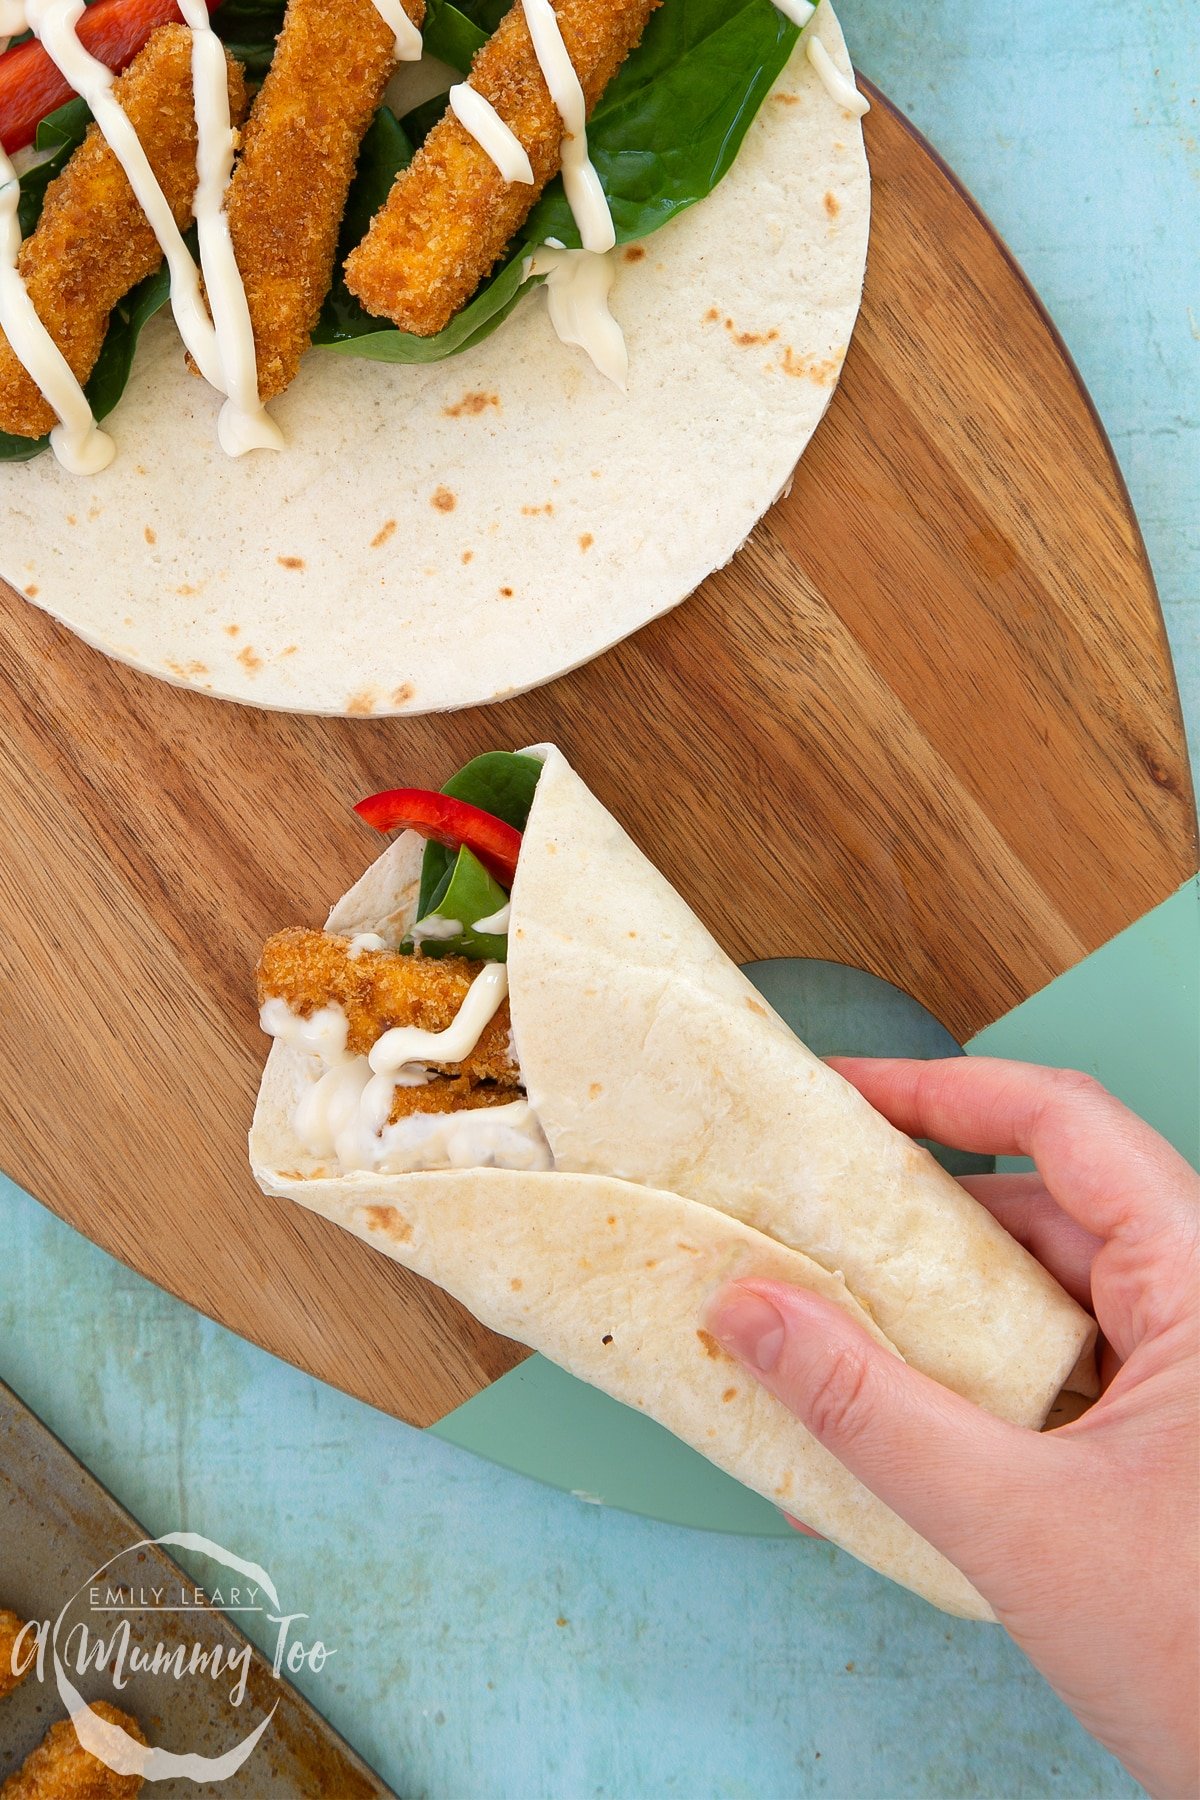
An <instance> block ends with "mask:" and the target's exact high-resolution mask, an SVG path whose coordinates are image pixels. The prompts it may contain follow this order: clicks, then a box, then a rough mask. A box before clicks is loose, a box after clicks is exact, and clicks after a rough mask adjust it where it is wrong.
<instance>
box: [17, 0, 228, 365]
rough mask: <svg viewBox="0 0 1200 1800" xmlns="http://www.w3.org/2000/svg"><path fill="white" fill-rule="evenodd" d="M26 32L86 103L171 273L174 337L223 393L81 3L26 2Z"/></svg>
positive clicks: (186, 258) (196, 284)
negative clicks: (83, 35) (88, 46)
mask: <svg viewBox="0 0 1200 1800" xmlns="http://www.w3.org/2000/svg"><path fill="white" fill-rule="evenodd" d="M25 10H26V14H27V17H28V19H29V24H30V28H31V29H32V30H33V31H34V32H35V33H36V34H37V36H38V37H39V38H40V39H41V41H42V44H43V45H44V47H45V49H46V51H47V54H48V55H49V57H50V60H51V62H53V63H54V65H55V67H56V68H57V69H59V71H60V72H61V73H62V74H63V76H65V78H66V80H67V81H68V82H69V83H70V84H71V86H72V87H73V88H74V90H75V92H76V93H77V94H80V95H82V97H83V98H84V99H85V100H86V101H87V103H88V105H89V106H90V107H91V109H92V114H93V116H94V118H95V120H96V123H97V125H98V126H99V127H100V130H101V131H102V133H103V134H104V138H105V141H106V142H107V144H108V146H109V148H110V149H111V150H112V152H113V154H114V156H115V157H116V158H117V161H118V162H119V163H120V165H121V167H122V168H123V169H124V171H125V174H126V176H127V178H128V181H129V185H130V187H131V188H132V189H133V191H134V193H135V195H136V196H137V200H138V204H139V206H140V207H141V209H142V211H143V212H144V213H145V215H146V218H147V220H148V221H149V224H150V228H151V230H152V231H153V233H154V235H155V237H156V238H157V239H158V241H159V243H160V245H161V246H162V252H163V256H164V257H165V258H166V263H167V267H168V269H169V270H170V273H171V311H172V312H173V313H174V314H175V322H176V324H177V325H178V326H179V335H180V336H181V337H182V339H183V341H184V343H185V344H186V345H187V348H188V349H189V351H190V352H191V354H192V357H193V360H194V361H195V364H196V367H197V368H198V369H199V370H200V373H201V374H202V375H203V376H204V379H205V380H206V381H207V382H208V383H209V384H210V385H211V386H212V387H215V388H219V389H221V391H222V392H224V384H223V379H222V377H223V370H222V367H221V354H220V350H219V347H218V344H217V334H216V330H215V329H214V326H213V322H212V320H211V319H210V318H209V316H208V310H207V308H206V307H205V304H204V296H203V294H202V293H201V289H200V272H199V270H198V269H197V267H196V265H195V263H194V262H193V261H192V258H191V255H190V254H189V251H188V247H187V245H186V244H185V243H184V241H183V237H182V234H181V233H180V230H179V227H178V226H177V225H176V223H175V216H174V214H173V213H172V211H171V208H170V206H169V205H168V204H167V197H166V195H165V194H164V193H163V191H162V188H161V187H160V186H159V184H158V178H157V177H156V175H155V173H154V170H153V169H152V168H151V167H150V159H149V157H148V156H147V155H146V152H145V150H144V149H143V148H142V145H141V142H140V141H139V139H138V135H137V132H136V131H135V130H134V129H133V126H132V125H131V124H130V122H129V119H128V118H127V117H126V115H125V113H124V112H123V111H122V109H121V107H120V106H119V105H118V104H117V102H116V100H114V99H113V95H112V85H113V72H112V70H111V69H109V68H106V67H105V65H104V64H103V63H102V62H97V60H96V58H95V57H94V56H92V55H91V54H90V52H89V51H87V50H85V49H84V47H83V45H82V44H81V43H80V41H79V38H78V37H77V36H76V31H75V27H76V26H77V25H78V23H79V21H80V19H81V18H82V16H83V13H84V0H26V7H25Z"/></svg>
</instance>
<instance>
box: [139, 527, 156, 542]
mask: <svg viewBox="0 0 1200 1800" xmlns="http://www.w3.org/2000/svg"><path fill="white" fill-rule="evenodd" d="M142 536H143V537H144V538H145V540H146V542H147V543H148V544H157V542H158V533H157V531H155V530H153V529H152V527H151V526H149V525H143V527H142Z"/></svg>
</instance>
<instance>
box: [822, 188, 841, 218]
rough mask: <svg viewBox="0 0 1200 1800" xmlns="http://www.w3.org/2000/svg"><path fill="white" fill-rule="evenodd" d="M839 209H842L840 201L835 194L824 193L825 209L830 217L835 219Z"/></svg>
mask: <svg viewBox="0 0 1200 1800" xmlns="http://www.w3.org/2000/svg"><path fill="white" fill-rule="evenodd" d="M841 210H842V203H841V201H840V200H839V199H838V197H837V195H836V194H826V196H825V211H826V212H827V213H828V214H829V216H830V218H831V219H836V218H837V216H838V214H839V213H840V212H841Z"/></svg>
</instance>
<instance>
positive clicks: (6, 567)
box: [0, 3, 870, 714]
mask: <svg viewBox="0 0 1200 1800" xmlns="http://www.w3.org/2000/svg"><path fill="white" fill-rule="evenodd" d="M808 31H809V32H816V33H817V34H818V35H819V36H820V38H821V40H822V41H823V43H824V44H825V45H826V47H827V49H828V50H829V52H830V54H831V55H832V56H833V58H834V61H835V62H836V63H837V65H838V66H839V67H840V68H841V69H843V70H844V71H847V72H848V71H849V69H850V63H849V59H848V56H847V54H846V48H845V44H844V42H843V40H842V35H841V31H840V29H839V27H838V24H837V21H836V19H835V18H834V15H833V13H832V11H831V10H830V8H829V6H828V4H827V3H825V4H822V6H821V8H820V11H819V13H818V14H817V16H816V18H815V19H814V20H813V22H812V23H811V24H810V26H809V27H808ZM869 195H870V184H869V177H868V172H867V163H866V156H865V152H864V149H863V140H862V130H861V126H860V124H859V121H858V120H857V119H855V118H852V117H851V116H850V115H849V114H848V113H846V112H845V111H843V109H842V108H841V107H840V106H838V105H837V104H836V102H835V101H834V100H832V99H831V98H830V96H829V94H828V93H827V91H826V89H825V87H824V86H823V84H822V82H821V81H820V79H819V77H818V76H817V74H816V72H815V71H814V69H813V68H812V65H811V64H810V63H809V61H808V59H807V56H806V54H805V48H804V43H803V41H802V42H801V44H800V45H799V46H798V47H797V50H796V53H795V55H794V57H793V58H792V60H791V62H790V63H789V65H788V67H787V68H786V69H785V70H784V72H783V73H782V75H781V76H780V79H779V82H778V83H777V86H776V88H775V90H774V92H773V93H772V95H771V96H770V97H769V98H768V100H767V101H766V103H765V105H764V106H763V108H762V110H761V112H760V114H759V116H758V118H757V119H756V121H755V122H754V124H753V125H752V126H751V129H750V131H749V133H748V135H747V138H746V141H745V143H744V145H743V147H742V150H741V153H740V155H739V157H738V159H737V161H736V163H735V165H734V167H733V169H732V170H731V172H730V173H729V175H728V176H727V177H726V178H725V180H724V181H723V182H722V183H721V185H720V186H719V187H718V188H717V189H716V191H715V192H714V193H713V194H712V195H710V196H709V198H708V199H707V200H705V201H703V202H702V203H701V204H700V205H698V206H695V207H693V208H692V209H691V210H690V211H688V212H686V213H684V214H683V215H681V216H680V217H679V218H678V219H676V220H675V221H673V222H672V224H670V225H669V226H666V227H664V229H663V230H662V231H660V232H658V233H656V234H655V235H654V236H653V237H652V238H650V239H648V240H647V242H646V246H645V253H644V255H642V256H641V257H640V258H631V256H630V254H629V253H628V252H626V253H624V254H622V253H620V252H618V258H619V261H618V275H617V280H616V284H615V287H614V292H613V307H614V311H615V313H616V315H617V317H618V318H619V319H620V320H621V323H622V325H623V326H624V329H625V334H626V338H627V340H628V344H629V353H630V378H629V392H628V394H627V395H624V396H623V395H621V394H619V393H618V392H617V391H616V390H615V389H614V388H612V387H611V386H610V385H609V384H608V383H607V382H606V381H604V379H603V378H602V377H601V376H600V375H598V374H597V373H596V371H595V370H594V369H593V368H592V367H591V365H590V364H589V363H588V362H587V361H586V359H585V358H584V356H583V354H582V352H580V351H577V350H571V349H568V348H566V347H565V346H563V345H562V344H560V343H559V341H558V339H557V338H556V337H555V335H554V332H553V331H552V329H551V327H550V324H549V321H548V318H547V314H546V302H545V297H544V295H542V294H540V293H536V294H532V295H527V296H526V297H525V299H524V300H522V302H521V304H520V306H519V307H518V308H517V311H516V312H515V313H514V315H513V317H512V318H511V319H510V320H509V321H508V322H507V323H506V324H505V325H504V326H502V327H501V329H500V330H499V331H497V332H496V333H495V335H494V336H492V337H491V338H489V339H488V340H487V341H486V342H485V343H483V344H481V345H480V346H479V347H478V348H476V349H475V350H473V351H470V352H468V353H467V354H465V355H462V356H458V357H454V358H452V359H451V360H450V361H448V362H445V363H440V364H435V365H433V366H430V367H427V368H420V367H405V368H390V367H388V366H387V365H385V364H381V363H366V362H359V361H357V360H355V359H353V358H350V357H345V356H342V355H339V354H336V353H333V352H330V351H326V350H316V351H314V352H313V353H312V354H311V355H310V356H309V357H307V358H306V360H305V363H304V366H303V368H302V370H301V373H300V376H299V379H298V380H297V382H296V383H295V385H294V387H293V388H292V389H291V390H290V391H289V392H288V393H287V394H286V395H284V397H283V398H282V399H281V400H280V401H278V402H277V403H275V404H274V405H273V407H272V411H273V413H274V414H275V416H276V417H277V418H278V420H279V422H280V424H281V425H282V427H283V429H284V431H285V432H286V434H287V437H288V440H289V442H288V448H287V450H286V452H284V453H283V454H281V455H278V456H273V455H267V454H258V455H255V456H251V457H247V458H244V459H242V460H241V461H239V462H231V461H229V460H228V459H227V458H226V457H224V456H223V455H222V453H221V451H220V449H219V448H218V446H217V441H216V415H217V410H218V398H217V396H216V395H215V394H213V393H212V392H211V391H210V390H209V389H208V388H206V387H205V385H204V384H203V383H202V382H200V381H199V380H197V379H196V378H195V377H193V376H191V375H189V374H188V373H187V372H186V371H185V369H184V364H183V353H182V350H181V348H180V344H179V339H178V336H177V334H176V332H175V329H174V327H173V325H172V324H171V323H170V320H169V318H168V317H163V316H160V317H159V318H158V319H156V320H154V321H152V323H151V325H150V326H149V327H148V328H147V330H146V332H145V335H144V337H143V340H142V344H141V347H140V349H139V352H138V360H137V364H136V367H135V369H134V373H133V377H132V379H131V381H130V384H129V387H128V389H127V391H126V394H125V396H124V398H123V399H122V401H121V404H120V406H119V407H118V408H117V410H116V412H115V413H114V414H113V416H112V420H111V429H112V430H113V432H114V433H115V435H116V438H117V440H118V445H119V454H118V457H117V459H116V461H115V462H114V463H113V465H112V466H111V467H110V468H109V469H108V470H106V471H105V472H104V473H103V474H102V475H100V476H98V477H96V478H95V479H94V480H89V481H81V480H79V479H77V478H74V477H71V476H69V475H66V474H64V472H63V471H62V470H61V469H60V468H59V467H58V466H57V464H56V463H55V461H54V459H53V457H52V456H51V455H49V454H47V455H45V456H42V457H39V458H38V459H37V460H36V461H35V462H33V463H29V464H21V465H14V466H9V467H6V468H4V469H2V470H0V574H2V575H3V576H4V577H5V578H6V579H7V580H9V581H10V582H11V583H12V584H13V586H14V587H15V588H17V589H18V590H19V591H20V592H23V593H25V594H27V595H28V596H29V597H30V598H31V599H33V600H34V601H35V602H36V604H37V605H38V606H41V607H44V608H45V609H46V610H47V611H48V612H50V613H53V614H54V615H55V617H56V618H59V619H61V620H62V621H63V623H64V624H66V625H68V626H70V628H71V629H72V630H73V631H76V632H78V634H79V635H80V636H81V637H83V638H85V639H86V640H87V641H88V642H89V643H91V644H94V645H95V646H97V648H99V649H101V650H104V651H106V652H107V653H108V654H109V655H112V656H115V657H118V658H119V659H120V660H122V661H124V662H128V663H132V664H133V665H134V666H135V667H136V668H139V669H143V670H146V671H148V672H149V673H151V674H153V675H158V676H161V677H163V678H164V679H166V680H168V681H173V682H177V683H182V684H185V685H187V686H189V687H195V688H199V689H201V690H203V691H204V692H206V693H211V694H219V695H223V696H224V697H226V698H228V699H234V700H242V701H246V702H248V703H250V704H252V705H255V706H266V707H279V708H284V709H286V710H289V711H304V712H320V713H333V714H383V713H398V712H399V713H402V712H412V713H418V712H430V711H438V710H442V709H446V708H451V707H459V706H470V705H476V704H479V703H482V702H485V701H488V700H494V699H498V698H501V697H503V696H505V695H509V694H513V693H516V692H519V691H521V690H523V689H525V688H529V687H534V686H536V685H537V684H538V683H540V682H543V681H548V680H550V679H551V678H552V677H553V676H555V675H559V674H562V673H564V672H565V671H566V670H568V669H572V668H575V667H576V666H578V665H579V664H580V663H582V662H586V661H587V660H588V659H589V658H591V657H594V656H596V655H598V654H599V652H600V651H602V650H605V649H607V648H608V646H609V645H611V644H613V643H616V642H617V641H618V640H619V639H621V638H623V637H626V636H628V634H629V633H630V632H632V631H636V630H637V629H638V628H639V627H640V626H642V625H644V624H646V623H647V622H648V621H649V620H650V619H653V618H656V617H657V616H658V615H659V614H661V613H664V612H666V611H668V610H669V609H670V608H671V607H673V606H675V605H677V604H678V602H679V601H681V600H682V599H684V598H685V597H686V596H687V595H688V594H690V593H691V592H692V591H693V590H694V589H695V588H696V587H697V586H699V584H700V582H701V581H703V580H704V578H705V577H706V576H707V575H708V574H710V573H711V571H712V570H713V569H715V568H718V567H720V566H721V565H722V564H723V563H725V562H727V561H728V560H729V558H730V557H731V556H732V555H733V554H734V552H735V551H736V549H737V548H738V546H739V544H741V543H742V541H743V540H744V539H745V537H746V536H747V534H748V533H749V532H750V530H751V528H752V527H753V525H754V524H755V522H756V521H757V520H758V519H759V518H760V517H761V516H762V514H763V513H764V512H765V511H766V510H767V508H768V507H769V506H770V505H771V504H772V503H773V501H774V500H775V499H776V498H777V496H778V495H779V494H780V492H781V491H782V490H783V488H784V487H785V486H786V485H787V483H788V481H789V480H790V478H791V474H792V470H793V468H794V466H795V464H796V460H797V458H798V457H799V456H800V454H801V452H802V451H803V450H804V448H805V445H806V444H807V443H808V440H809V438H810V437H811V436H812V433H813V431H814V429H815V428H816V425H817V423H818V421H819V420H820V418H821V415H822V413H823V412H824V410H825V408H826V406H827V405H828V403H829V399H830V396H831V394H832V392H833V388H834V385H835V383H836V381H837V377H838V374H839V372H840V370H841V366H842V361H843V358H844V357H845V354H846V348H847V345H848V343H849V340H850V334H851V331H852V329H853V326H854V321H855V317H856V315H857V312H858V305H859V299H860V296H861V291H862V281H863V272H864V268H865V264H866V253H867V232H868V221H869V209H870V200H869Z"/></svg>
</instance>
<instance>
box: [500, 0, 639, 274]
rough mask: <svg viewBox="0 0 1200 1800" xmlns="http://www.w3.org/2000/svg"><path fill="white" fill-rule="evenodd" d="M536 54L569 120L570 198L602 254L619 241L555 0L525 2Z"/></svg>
mask: <svg viewBox="0 0 1200 1800" xmlns="http://www.w3.org/2000/svg"><path fill="white" fill-rule="evenodd" d="M521 4H522V7H523V9H524V12H525V23H526V24H527V25H528V27H529V35H530V37H531V38H532V40H533V51H534V55H535V56H536V57H537V59H538V65H539V67H540V68H541V71H542V74H543V75H544V76H545V78H546V86H547V87H548V88H549V89H550V98H551V99H552V100H553V101H554V104H555V106H556V107H557V108H558V111H559V114H560V116H561V118H562V122H563V145H562V176H563V186H564V187H565V188H566V190H567V202H568V204H569V205H570V208H571V211H572V213H573V214H574V217H575V223H576V224H577V225H578V227H579V240H580V242H581V243H582V245H583V247H584V249H585V250H595V251H596V252H598V253H601V252H603V251H605V250H611V249H612V247H613V245H614V244H615V243H616V241H617V234H616V230H615V228H614V226H613V221H612V213H611V212H610V211H609V206H608V200H607V198H606V196H605V193H604V189H603V188H602V187H601V185H600V177H599V176H598V175H597V173H596V171H595V169H594V167H593V166H592V162H591V158H590V157H589V156H588V141H587V102H586V101H585V99H584V94H583V88H582V87H581V86H580V82H579V77H578V75H577V74H576V73H575V65H574V63H573V62H572V61H571V58H570V56H569V55H568V54H567V46H566V45H565V44H564V43H563V36H562V32H561V31H560V30H559V28H558V18H557V16H556V14H555V11H554V8H553V6H552V5H551V4H550V0H521Z"/></svg>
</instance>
